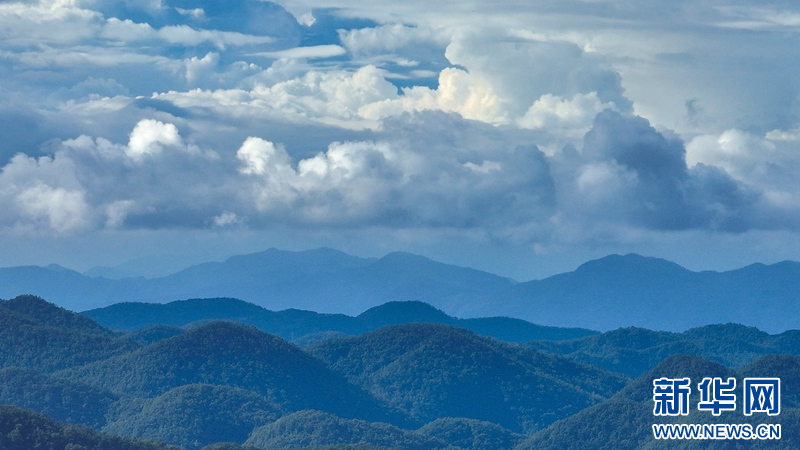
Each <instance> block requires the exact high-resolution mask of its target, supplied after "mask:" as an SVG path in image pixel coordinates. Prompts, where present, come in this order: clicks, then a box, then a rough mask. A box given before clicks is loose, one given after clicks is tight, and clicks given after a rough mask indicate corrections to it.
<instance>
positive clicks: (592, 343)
mask: <svg viewBox="0 0 800 450" xmlns="http://www.w3.org/2000/svg"><path fill="white" fill-rule="evenodd" d="M798 334H799V333H798V332H797V331H786V332H784V333H781V334H779V335H770V334H768V333H765V332H763V331H761V330H759V329H757V328H754V327H746V326H744V325H740V324H733V323H728V324H716V325H706V326H703V327H697V328H692V329H689V330H687V331H685V332H683V333H671V332H666V331H652V330H648V329H645V328H634V327H629V328H619V329H617V330H612V331H607V332H605V333H601V334H597V335H593V336H586V337H582V338H578V339H572V340H565V341H558V342H555V341H533V342H527V343H524V344H522V345H523V346H524V347H526V348H530V349H533V350H542V351H547V352H550V353H556V354H560V355H565V356H569V357H571V358H575V359H577V360H580V361H584V362H587V363H590V364H594V365H597V366H600V367H602V368H604V369H608V370H611V371H615V372H621V373H624V374H626V375H630V376H633V377H636V376H639V375H640V374H641V373H642V372H644V371H646V370H648V369H650V368H652V367H653V366H655V365H656V364H657V363H658V362H659V361H662V360H664V359H665V358H667V357H668V356H671V355H675V354H692V355H698V356H702V357H704V358H707V359H710V360H712V361H716V362H719V363H720V364H723V365H725V366H727V367H733V368H738V367H741V366H743V365H745V364H747V363H750V362H752V361H754V360H756V359H758V358H760V357H762V356H765V355H770V354H780V353H784V354H792V355H800V340H798Z"/></svg>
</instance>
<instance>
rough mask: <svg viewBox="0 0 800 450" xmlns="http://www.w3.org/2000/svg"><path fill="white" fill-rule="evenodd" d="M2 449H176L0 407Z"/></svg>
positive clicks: (0, 444) (31, 412)
mask: <svg viewBox="0 0 800 450" xmlns="http://www.w3.org/2000/svg"><path fill="white" fill-rule="evenodd" d="M0 448H2V449H3V450H34V449H35V450H73V449H74V450H109V449H114V450H179V449H178V448H177V447H173V446H168V445H164V444H161V443H154V442H145V441H141V440H138V439H128V438H121V437H118V436H112V435H108V434H103V433H98V432H96V431H93V430H91V429H89V428H85V427H80V426H74V425H64V424H61V423H59V422H57V421H55V420H53V419H51V418H49V417H47V416H45V415H43V414H38V413H35V412H33V411H30V410H26V409H22V408H17V407H14V406H6V405H0Z"/></svg>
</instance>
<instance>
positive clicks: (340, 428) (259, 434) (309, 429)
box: [245, 410, 456, 450]
mask: <svg viewBox="0 0 800 450" xmlns="http://www.w3.org/2000/svg"><path fill="white" fill-rule="evenodd" d="M245 445H250V446H253V447H256V448H269V449H279V448H297V447H322V446H329V445H369V446H376V447H387V448H408V449H418V450H445V449H451V446H450V445H449V444H447V443H446V442H445V441H442V440H440V439H437V438H434V437H431V436H427V435H424V434H421V433H417V432H414V431H409V430H404V429H401V428H398V427H396V426H393V425H389V424H387V423H375V422H365V421H363V420H356V419H342V418H340V417H337V416H335V415H333V414H328V413H324V412H321V411H313V410H308V411H299V412H296V413H293V414H289V415H287V416H284V417H281V418H280V419H278V420H276V421H275V422H273V423H270V424H267V425H264V426H262V427H259V428H256V429H255V430H253V434H252V435H251V436H250V438H248V439H247V441H246V442H245ZM452 450H456V449H452Z"/></svg>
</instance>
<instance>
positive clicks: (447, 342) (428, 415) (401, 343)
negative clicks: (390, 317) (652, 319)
mask: <svg viewBox="0 0 800 450" xmlns="http://www.w3.org/2000/svg"><path fill="white" fill-rule="evenodd" d="M308 351H309V352H310V353H311V354H313V355H314V356H316V357H318V358H319V359H320V360H322V361H324V362H325V363H327V364H328V365H329V366H330V367H331V368H332V369H333V370H335V371H336V372H338V373H340V374H342V375H343V376H345V377H347V379H348V380H350V381H351V382H353V383H356V384H358V385H360V386H362V387H363V388H364V389H366V390H368V391H369V392H371V393H372V394H373V395H375V396H376V397H377V398H380V399H384V400H386V401H387V402H388V403H389V404H390V405H392V406H393V407H395V408H398V409H400V410H403V411H405V412H407V413H408V414H410V415H411V416H412V417H413V418H415V419H417V420H419V421H422V422H429V421H432V420H435V419H437V418H441V417H468V418H472V419H479V420H486V421H490V422H494V423H496V424H499V425H502V426H503V427H506V428H509V429H512V430H516V431H523V430H524V431H532V430H536V429H538V428H541V427H543V426H545V425H547V424H549V423H552V422H553V421H554V420H557V419H560V418H563V417H566V416H568V415H570V414H573V413H575V412H577V411H579V410H580V409H583V408H585V407H587V406H589V405H592V404H594V403H597V402H599V401H601V400H603V399H604V398H607V397H608V396H610V395H611V394H613V393H614V392H616V390H618V389H619V388H621V387H622V386H623V385H624V383H625V381H626V379H625V378H624V377H622V376H619V375H616V374H613V373H610V372H606V371H604V370H602V369H598V368H595V367H592V366H589V365H584V364H581V363H576V362H574V361H572V360H569V359H566V358H562V357H558V356H555V355H550V354H545V353H541V352H530V351H525V350H523V349H520V348H518V347H515V346H511V345H509V344H505V343H502V342H500V341H497V340H494V339H490V338H486V337H482V336H479V335H477V334H475V333H472V332H470V331H467V330H464V329H461V328H457V327H453V326H447V325H439V324H419V323H417V324H408V325H395V326H390V327H386V328H382V329H379V330H377V331H373V332H369V333H366V334H364V335H361V336H355V337H349V338H341V339H335V340H330V341H323V342H320V343H318V344H315V345H312V346H310V347H309V348H308ZM543 405H547V406H546V407H543Z"/></svg>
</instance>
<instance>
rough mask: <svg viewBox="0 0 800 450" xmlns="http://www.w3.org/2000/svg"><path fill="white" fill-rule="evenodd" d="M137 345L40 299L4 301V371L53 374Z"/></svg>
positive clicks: (0, 319) (0, 353) (0, 324)
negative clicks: (23, 370) (29, 371)
mask: <svg viewBox="0 0 800 450" xmlns="http://www.w3.org/2000/svg"><path fill="white" fill-rule="evenodd" d="M137 346H138V345H137V344H136V343H134V342H133V341H129V340H127V339H123V338H118V337H116V336H115V335H114V334H113V333H111V331H109V330H107V329H104V328H102V327H101V326H100V325H98V324H97V323H95V322H93V321H91V320H90V319H88V318H86V317H84V316H82V315H80V314H77V313H73V312H71V311H67V310H65V309H63V308H60V307H58V306H56V305H53V304H52V303H48V302H45V301H44V300H42V299H41V298H38V297H34V296H20V297H16V298H14V299H11V300H7V301H0V369H1V368H5V367H27V368H31V369H35V370H37V371H40V372H53V371H56V370H59V369H63V368H67V367H74V366H79V365H83V364H86V363H89V362H92V361H98V360H101V359H104V358H108V357H110V356H113V355H119V354H122V353H125V352H127V351H130V350H132V349H135V348H136V347H137Z"/></svg>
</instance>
